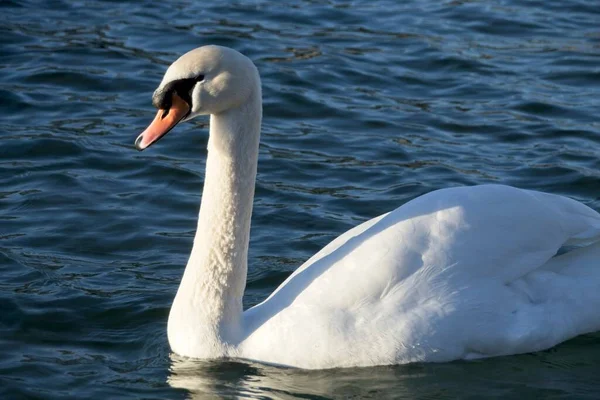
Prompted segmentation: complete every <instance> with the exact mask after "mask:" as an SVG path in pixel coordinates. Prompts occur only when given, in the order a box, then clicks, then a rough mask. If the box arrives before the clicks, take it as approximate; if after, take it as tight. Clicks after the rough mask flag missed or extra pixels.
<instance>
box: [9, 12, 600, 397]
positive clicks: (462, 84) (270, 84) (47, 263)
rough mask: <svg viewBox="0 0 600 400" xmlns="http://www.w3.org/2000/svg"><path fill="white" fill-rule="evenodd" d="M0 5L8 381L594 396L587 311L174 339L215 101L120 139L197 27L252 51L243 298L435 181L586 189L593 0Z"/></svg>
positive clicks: (95, 391)
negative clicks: (331, 360)
mask: <svg viewBox="0 0 600 400" xmlns="http://www.w3.org/2000/svg"><path fill="white" fill-rule="evenodd" d="M0 11H1V15H2V23H1V24H0V57H1V58H0V113H1V118H0V132H1V135H2V137H1V141H0V184H1V186H0V276H1V279H0V309H1V310H2V311H1V313H0V398H3V399H20V398H38V399H65V398H101V399H113V398H123V397H132V398H155V399H165V398H190V397H194V398H205V397H206V396H214V397H226V398H227V397H229V398H232V397H241V398H284V399H285V398H357V399H358V398H376V399H383V398H408V399H417V398H424V399H426V398H429V399H443V398H473V399H479V398H501V399H506V398H552V399H557V398H561V399H562V398H574V399H582V398H586V397H587V398H590V399H597V398H599V396H600V380H599V379H598V377H599V376H600V335H598V334H596V335H587V336H584V337H580V338H577V339H574V340H571V341H569V342H567V343H565V344H563V345H561V346H558V347H557V348H555V349H551V350H549V351H545V352H541V353H537V354H529V355H520V356H514V357H504V358H498V359H493V360H485V361H477V362H455V363H449V364H429V365H419V364H417V365H407V366H395V367H377V368H362V369H348V370H329V371H312V372H309V371H299V370H294V369H286V368H275V367H269V366H264V365H259V364H248V363H241V362H234V361H219V362H192V361H189V360H182V359H179V358H177V357H176V356H174V355H172V354H171V353H170V350H169V347H168V344H167V339H166V320H167V315H168V311H169V307H170V304H171V301H172V299H173V296H174V294H175V291H176V289H177V285H178V282H179V279H180V277H181V274H182V269H183V267H184V265H185V263H186V260H187V256H188V254H189V250H190V248H191V242H192V237H193V235H194V229H195V221H196V216H197V212H198V204H199V200H200V193H201V187H202V183H203V179H204V177H203V170H204V161H205V156H206V151H205V148H206V143H207V135H206V127H207V120H205V119H199V120H197V121H195V122H193V123H187V124H184V125H182V126H180V127H178V128H177V129H176V130H175V131H174V132H172V133H171V134H169V136H168V137H167V138H166V139H164V140H162V141H161V142H160V144H159V145H156V146H155V147H153V148H152V149H150V150H148V151H146V152H144V153H138V152H136V151H135V150H134V149H133V141H134V138H135V137H136V135H137V134H138V133H139V132H140V131H141V129H143V127H144V126H145V125H146V124H147V123H148V122H149V121H150V120H151V119H152V117H153V115H154V112H155V111H154V110H153V108H152V106H151V104H150V98H151V93H152V91H153V90H154V88H155V87H156V85H157V84H158V83H159V81H160V79H161V77H162V74H163V72H164V71H165V69H166V67H167V65H168V64H169V63H170V62H172V61H173V60H174V59H175V58H176V57H177V56H178V55H179V54H181V53H183V52H185V51H187V50H190V49H192V48H194V47H197V46H200V45H203V44H209V43H213V44H221V45H226V46H230V47H233V48H236V49H238V50H239V51H241V52H243V53H245V54H246V55H248V56H249V57H251V58H252V59H253V60H254V61H255V63H256V65H257V66H258V68H259V70H260V72H261V75H262V78H263V94H264V125H263V134H262V144H261V148H260V161H259V175H258V182H257V190H256V200H255V209H254V210H255V212H254V216H253V220H252V239H251V244H250V246H251V251H250V259H249V268H250V270H249V276H248V286H247V294H246V297H245V299H244V301H245V305H246V306H252V305H254V304H256V303H258V302H260V301H261V300H262V299H264V298H265V297H266V296H267V295H268V294H269V293H271V292H272V291H273V289H274V288H276V287H277V285H279V284H280V283H281V282H282V281H283V280H284V279H285V278H286V277H287V276H288V275H289V274H290V273H291V272H292V271H293V270H294V269H295V268H296V267H297V266H299V265H300V264H301V263H302V262H303V261H304V260H306V259H307V258H308V257H309V256H311V255H312V254H314V253H315V252H316V251H318V250H319V249H320V248H321V247H322V246H324V245H325V244H327V243H328V242H329V241H330V240H331V239H333V238H334V237H336V236H337V235H339V234H340V233H342V232H344V231H345V230H347V229H348V228H350V227H352V226H354V225H356V224H358V223H360V222H361V221H364V220H366V219H368V218H371V217H374V216H376V215H379V214H381V213H383V212H386V211H389V210H391V209H393V208H395V207H397V206H399V205H401V204H403V203H405V202H406V201H408V200H410V199H413V198H415V197H417V196H419V195H422V194H424V193H427V192H430V191H432V190H434V189H439V188H444V187H452V186H465V185H474V184H480V183H490V182H494V183H504V184H510V185H514V186H518V187H522V188H530V189H538V190H543V191H548V192H551V193H557V194H563V195H567V196H570V197H572V198H575V199H577V200H580V201H582V202H583V203H585V204H587V205H589V206H591V207H592V208H595V209H597V210H598V209H600V200H599V198H598V194H599V193H600V184H599V183H600V181H599V179H598V178H599V171H600V162H599V159H600V157H599V155H600V152H599V150H598V149H599V148H600V123H599V122H598V121H599V117H598V116H599V113H600V29H599V27H600V24H599V22H600V6H598V4H595V2H594V1H583V0H579V1H577V0H561V1H558V0H556V1H527V2H525V1H517V0H512V1H489V2H486V1H433V0H426V1H402V2H400V1H398V2H397V1H383V0H376V1H364V2H352V1H300V0H296V1H286V2H283V1H281V2H279V1H274V0H270V1H269V0H265V1H237V2H230V1H211V2H201V1H169V2H151V1H135V2H133V1H132V2H126V1H118V2H117V1H93V2H92V1H44V2H41V1H25V0H8V1H3V2H0ZM332 295H334V294H332ZM465 329H467V327H465Z"/></svg>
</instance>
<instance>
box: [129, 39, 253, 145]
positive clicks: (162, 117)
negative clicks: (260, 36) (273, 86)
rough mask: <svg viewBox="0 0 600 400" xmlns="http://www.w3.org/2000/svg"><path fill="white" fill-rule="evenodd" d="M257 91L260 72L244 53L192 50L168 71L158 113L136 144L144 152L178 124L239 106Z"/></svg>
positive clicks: (157, 98) (208, 48)
mask: <svg viewBox="0 0 600 400" xmlns="http://www.w3.org/2000/svg"><path fill="white" fill-rule="evenodd" d="M256 88H258V89H256ZM256 90H260V78H259V75H258V71H257V69H256V67H255V66H254V64H253V63H252V61H250V59H249V58H247V57H246V56H244V55H242V54H241V53H239V52H237V51H235V50H233V49H230V48H227V47H221V46H203V47H198V48H197V49H194V50H192V51H189V52H188V53H186V54H184V55H183V56H181V57H179V58H178V59H177V60H176V61H175V62H174V63H173V64H171V66H169V68H168V69H167V72H165V75H164V77H163V79H162V82H161V83H160V85H159V86H158V88H157V89H156V91H155V92H154V95H153V96H152V104H154V106H155V107H156V108H157V109H158V113H157V114H156V117H155V118H154V120H153V121H152V123H151V124H150V125H149V126H148V128H146V130H145V131H144V132H142V133H141V134H140V135H139V136H138V137H137V139H136V141H135V147H136V148H137V149H138V150H140V151H142V150H144V149H146V148H148V147H149V146H150V145H152V144H153V143H156V142H157V141H158V140H159V139H160V138H161V137H163V136H164V135H166V134H167V133H168V132H169V131H170V130H171V129H173V127H175V125H177V124H178V123H180V122H184V121H189V120H191V119H192V118H195V117H197V116H198V115H208V114H220V113H224V112H226V111H228V110H230V109H233V108H236V107H239V106H241V105H242V104H244V103H245V102H246V101H247V100H248V98H249V97H250V96H251V95H252V94H253V91H256Z"/></svg>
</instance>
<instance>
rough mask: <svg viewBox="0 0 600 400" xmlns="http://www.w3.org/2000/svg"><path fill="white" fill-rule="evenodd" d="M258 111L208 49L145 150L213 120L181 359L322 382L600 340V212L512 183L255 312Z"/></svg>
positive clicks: (191, 58) (435, 201)
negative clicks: (238, 363)
mask: <svg viewBox="0 0 600 400" xmlns="http://www.w3.org/2000/svg"><path fill="white" fill-rule="evenodd" d="M261 97H262V96H261V83H260V77H259V74H258V71H257V69H256V67H255V66H254V64H253V63H252V61H251V60H250V59H249V58H247V57H246V56H244V55H242V54H241V53H239V52H237V51H235V50H233V49H230V48H226V47H220V46H203V47H199V48H197V49H194V50H192V51H190V52H188V53H186V54H184V55H183V56H181V57H180V58H179V59H177V60H176V61H175V62H174V63H173V64H172V65H171V66H169V68H168V69H167V71H166V73H165V75H164V78H163V79H162V82H161V83H160V85H159V87H158V89H156V91H155V92H154V95H153V97H152V102H153V104H154V106H155V107H156V108H158V112H157V114H156V117H155V118H154V120H153V121H152V122H151V124H150V125H149V126H148V128H146V130H144V131H143V132H142V133H141V134H140V135H139V136H138V137H137V139H136V141H135V146H136V148H137V149H138V150H140V151H141V150H144V149H146V148H148V147H149V146H150V145H152V144H154V143H156V141H158V140H159V139H160V138H162V137H163V136H164V135H165V134H166V133H167V132H169V131H170V130H171V129H172V128H173V127H174V126H176V125H177V124H178V123H180V122H183V121H188V120H191V119H192V118H195V117H197V116H199V115H210V128H209V131H210V132H209V140H208V155H207V161H206V178H205V183H204V191H203V193H202V200H201V205H200V212H199V216H198V227H197V231H196V234H195V238H194V243H193V247H192V250H191V255H190V257H189V261H188V263H187V266H186V268H185V271H184V273H183V277H182V279H181V282H180V285H179V288H178V290H177V294H176V296H175V299H174V301H173V304H172V307H171V310H170V313H169V318H168V328H167V335H168V341H169V344H170V346H171V349H172V351H173V352H174V353H176V354H179V355H182V356H187V357H193V358H202V359H214V358H238V359H246V360H251V361H257V362H261V363H265V364H272V365H281V366H290V367H298V368H305V369H325V368H337V367H358V366H374V365H390V364H404V363H411V362H446V361H452V360H458V359H467V360H468V359H478V358H485V357H492V356H502V355H509V354H518V353H527V352H534V351H539V350H543V349H548V348H550V347H552V346H554V345H556V344H558V343H560V342H562V341H565V340H567V339H569V338H572V337H575V336H577V335H581V334H584V333H589V332H594V331H598V330H600V312H599V311H598V310H600V268H599V266H598V265H597V264H598V260H600V214H598V213H597V212H595V211H594V210H592V209H591V208H589V207H587V206H585V205H583V204H581V203H579V202H577V201H575V200H572V199H569V198H566V197H561V196H558V195H553V194H547V193H541V192H536V191H531V190H522V189H517V188H513V187H509V186H503V185H480V186H473V187H456V188H448V189H441V190H437V191H433V192H431V193H428V194H425V195H423V196H421V197H418V198H416V199H414V200H412V201H409V202H407V203H406V204H404V205H402V206H400V207H399V208H397V209H395V210H393V211H391V212H389V213H387V214H384V215H381V216H378V217H376V218H373V219H371V220H369V221H366V222H364V223H362V224H360V225H359V226H356V227H355V228H353V229H350V230H349V231H347V232H346V233H344V234H342V235H341V236H339V237H338V238H337V239H335V240H333V241H332V242H331V243H329V244H328V245H327V246H325V247H324V248H323V249H322V250H321V251H319V252H318V253H317V254H315V255H314V256H313V257H312V258H310V259H309V260H308V261H306V262H305V263H304V264H303V265H302V266H300V267H299V268H298V269H297V270H296V271H295V272H294V273H292V274H291V275H290V276H289V277H288V278H287V279H286V280H285V282H283V283H282V284H281V285H280V286H279V287H278V288H277V289H276V290H275V291H274V292H273V293H272V294H271V295H270V296H269V297H268V298H267V299H266V300H264V301H263V302H262V303H260V304H258V305H256V306H254V307H252V308H250V309H248V310H246V311H244V310H243V307H242V296H243V294H244V288H245V285H246V274H247V255H248V241H249V232H250V219H251V214H252V203H253V198H254V185H255V179H256V169H257V159H258V145H259V137H260V130H261V120H262V100H261ZM565 248H567V249H569V251H563V249H565ZM559 250H560V251H559Z"/></svg>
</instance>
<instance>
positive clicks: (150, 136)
mask: <svg viewBox="0 0 600 400" xmlns="http://www.w3.org/2000/svg"><path fill="white" fill-rule="evenodd" d="M189 112H190V106H189V105H188V103H186V102H185V100H183V99H182V98H181V97H179V96H178V95H177V93H173V98H172V101H171V107H170V108H168V109H162V108H161V109H159V110H158V112H157V113H156V117H154V121H152V123H151V124H150V125H148V127H147V128H146V130H145V131H144V132H142V133H141V134H140V136H138V137H137V139H135V148H136V149H138V150H139V151H142V150H144V149H146V148H148V147H150V145H152V144H154V143H156V142H157V141H158V139H160V138H161V137H163V136H165V135H166V134H167V133H168V132H169V131H170V130H171V129H173V127H174V126H175V125H177V124H178V123H179V121H181V120H182V119H183V118H185V117H186V116H187V115H188V114H189Z"/></svg>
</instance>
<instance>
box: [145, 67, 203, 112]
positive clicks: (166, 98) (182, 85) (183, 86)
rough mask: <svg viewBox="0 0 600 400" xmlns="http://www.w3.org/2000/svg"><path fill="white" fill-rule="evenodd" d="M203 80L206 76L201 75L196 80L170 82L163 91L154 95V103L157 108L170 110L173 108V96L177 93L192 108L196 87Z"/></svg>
mask: <svg viewBox="0 0 600 400" xmlns="http://www.w3.org/2000/svg"><path fill="white" fill-rule="evenodd" d="M203 80H204V75H200V76H198V77H196V78H189V79H179V80H176V81H173V82H170V83H168V84H167V85H165V87H164V88H163V89H162V90H160V91H158V92H155V93H154V96H153V97H152V103H153V104H154V105H155V106H156V107H157V108H162V109H165V110H166V109H169V108H170V107H171V96H172V94H173V92H175V93H177V95H178V96H179V97H181V98H182V99H183V100H185V102H186V103H188V105H189V106H190V107H192V91H193V90H194V86H195V85H196V83H198V82H201V81H203Z"/></svg>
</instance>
